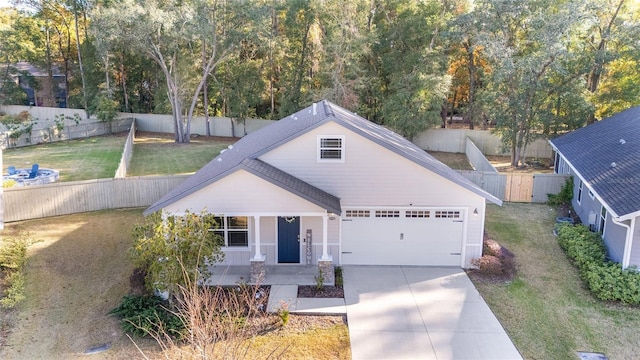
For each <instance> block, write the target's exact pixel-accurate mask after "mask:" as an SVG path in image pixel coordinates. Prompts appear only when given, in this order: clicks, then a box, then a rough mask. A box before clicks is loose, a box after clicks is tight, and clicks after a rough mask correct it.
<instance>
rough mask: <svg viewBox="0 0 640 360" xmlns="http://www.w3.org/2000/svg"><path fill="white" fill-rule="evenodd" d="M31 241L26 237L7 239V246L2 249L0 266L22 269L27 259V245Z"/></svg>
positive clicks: (0, 250)
mask: <svg viewBox="0 0 640 360" xmlns="http://www.w3.org/2000/svg"><path fill="white" fill-rule="evenodd" d="M28 246H29V241H28V240H27V239H25V238H18V239H7V241H6V244H5V246H3V247H2V249H0V268H2V269H3V270H12V271H15V270H19V269H22V266H24V263H25V262H26V261H27V247H28Z"/></svg>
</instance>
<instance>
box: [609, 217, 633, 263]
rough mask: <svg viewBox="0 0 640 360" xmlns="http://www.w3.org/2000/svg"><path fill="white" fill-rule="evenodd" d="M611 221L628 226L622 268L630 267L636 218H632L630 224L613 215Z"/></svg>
mask: <svg viewBox="0 0 640 360" xmlns="http://www.w3.org/2000/svg"><path fill="white" fill-rule="evenodd" d="M611 221H612V222H613V223H614V224H616V225H620V226H622V227H625V228H627V236H626V237H625V240H624V253H623V254H622V268H623V269H626V268H628V267H629V262H630V261H631V244H632V242H633V241H632V240H633V230H634V228H635V223H636V219H635V218H633V219H631V221H630V224H629V225H627V224H625V223H623V222H621V221H618V220H616V218H614V217H611Z"/></svg>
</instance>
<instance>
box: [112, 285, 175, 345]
mask: <svg viewBox="0 0 640 360" xmlns="http://www.w3.org/2000/svg"><path fill="white" fill-rule="evenodd" d="M109 314H111V315H117V316H119V317H120V318H121V319H122V324H121V325H122V330H124V331H125V332H126V333H128V334H131V335H135V336H139V337H144V336H148V335H149V334H150V333H157V332H158V331H159V330H161V328H162V329H164V330H165V331H166V332H167V333H168V334H171V335H173V336H175V337H180V334H181V333H182V331H183V330H184V324H183V323H182V321H181V320H180V319H179V318H178V317H177V316H176V315H174V314H173V313H171V312H170V311H168V310H167V309H166V308H165V307H164V301H163V300H162V299H161V298H159V297H157V296H152V295H143V296H138V295H125V296H124V297H123V298H122V301H121V302H120V305H118V306H117V307H116V308H114V309H113V310H111V311H109Z"/></svg>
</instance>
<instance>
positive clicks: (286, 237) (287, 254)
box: [278, 216, 300, 264]
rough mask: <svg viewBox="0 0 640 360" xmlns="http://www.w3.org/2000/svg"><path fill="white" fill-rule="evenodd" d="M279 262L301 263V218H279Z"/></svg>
mask: <svg viewBox="0 0 640 360" xmlns="http://www.w3.org/2000/svg"><path fill="white" fill-rule="evenodd" d="M278 262H279V263H293V264H299V263H300V217H298V216H292V217H278Z"/></svg>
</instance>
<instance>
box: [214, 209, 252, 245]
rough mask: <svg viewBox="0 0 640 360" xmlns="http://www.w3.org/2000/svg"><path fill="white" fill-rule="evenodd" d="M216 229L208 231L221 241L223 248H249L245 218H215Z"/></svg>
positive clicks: (247, 223) (247, 227) (246, 220)
mask: <svg viewBox="0 0 640 360" xmlns="http://www.w3.org/2000/svg"><path fill="white" fill-rule="evenodd" d="M215 219H216V223H217V224H218V228H216V229H210V230H209V231H212V232H213V233H215V234H216V235H220V238H222V239H223V241H224V243H223V244H222V245H223V246H227V247H247V246H249V221H248V218H247V217H246V216H216V218H215Z"/></svg>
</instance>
